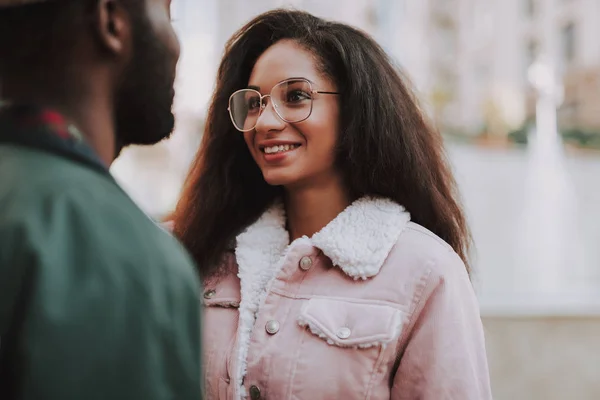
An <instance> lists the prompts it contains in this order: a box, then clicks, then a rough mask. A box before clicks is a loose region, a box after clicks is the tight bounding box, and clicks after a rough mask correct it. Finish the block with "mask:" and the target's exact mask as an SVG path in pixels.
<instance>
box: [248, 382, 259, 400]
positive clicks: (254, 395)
mask: <svg viewBox="0 0 600 400" xmlns="http://www.w3.org/2000/svg"><path fill="white" fill-rule="evenodd" d="M250 398H251V399H252V400H260V389H259V388H258V386H256V385H252V386H250Z"/></svg>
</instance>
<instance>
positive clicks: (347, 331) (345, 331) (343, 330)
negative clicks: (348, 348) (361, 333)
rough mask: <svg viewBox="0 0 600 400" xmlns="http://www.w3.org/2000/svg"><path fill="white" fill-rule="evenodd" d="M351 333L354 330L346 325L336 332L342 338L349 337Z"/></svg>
mask: <svg viewBox="0 0 600 400" xmlns="http://www.w3.org/2000/svg"><path fill="white" fill-rule="evenodd" d="M351 334H352V331H351V330H350V328H346V327H343V328H340V329H338V331H337V333H336V335H337V337H339V338H340V339H348V338H349V337H350V335H351Z"/></svg>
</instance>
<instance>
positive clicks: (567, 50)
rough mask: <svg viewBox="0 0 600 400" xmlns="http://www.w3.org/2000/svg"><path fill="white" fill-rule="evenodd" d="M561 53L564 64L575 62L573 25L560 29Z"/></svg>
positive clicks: (574, 29)
mask: <svg viewBox="0 0 600 400" xmlns="http://www.w3.org/2000/svg"><path fill="white" fill-rule="evenodd" d="M561 36H562V53H563V58H564V60H565V64H569V63H571V62H573V61H575V57H576V43H575V39H576V37H575V36H576V27H575V24H574V23H572V22H571V23H569V24H567V25H566V26H565V27H564V28H563V29H562V34H561Z"/></svg>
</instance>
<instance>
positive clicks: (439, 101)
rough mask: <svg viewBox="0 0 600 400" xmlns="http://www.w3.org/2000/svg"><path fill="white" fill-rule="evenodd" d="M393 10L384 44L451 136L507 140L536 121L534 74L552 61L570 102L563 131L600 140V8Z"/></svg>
mask: <svg viewBox="0 0 600 400" xmlns="http://www.w3.org/2000/svg"><path fill="white" fill-rule="evenodd" d="M392 3H394V2H391V1H390V2H385V1H384V2H380V5H383V7H387V8H388V10H387V11H388V12H384V13H381V15H382V16H384V18H386V19H387V21H383V22H382V24H381V26H382V27H384V28H385V29H386V31H385V32H384V34H383V35H381V36H383V38H382V39H381V40H382V41H383V42H384V43H385V41H386V39H385V36H387V37H389V38H393V43H390V44H389V47H388V48H389V51H390V53H391V54H393V55H394V56H395V57H396V58H397V59H398V60H399V61H400V62H401V64H402V65H403V66H404V67H405V68H406V69H407V71H408V72H409V73H410V75H411V76H413V77H414V80H415V82H416V84H417V87H418V89H419V90H420V91H421V92H422V98H423V100H424V101H425V102H426V103H427V104H428V105H429V108H430V110H431V111H432V113H433V115H434V116H435V118H436V120H437V121H438V122H439V123H440V124H441V125H442V126H443V127H444V128H445V129H447V130H457V131H459V132H462V133H467V134H479V133H482V132H487V133H490V134H499V135H502V134H506V132H507V131H509V130H511V129H515V128H518V127H519V126H520V125H522V124H523V123H524V122H525V121H527V120H530V119H533V117H534V115H533V114H534V109H535V107H534V104H535V98H534V97H533V96H534V94H533V92H532V91H531V90H530V85H529V82H528V79H527V71H528V68H529V67H530V66H531V64H532V63H533V62H534V61H535V60H536V58H537V57H539V56H541V55H543V56H545V57H546V58H547V59H548V60H549V61H550V64H551V66H552V67H553V69H554V70H555V72H556V76H557V82H556V83H557V85H558V86H559V88H560V89H562V90H561V92H562V93H563V94H564V96H563V98H562V103H561V106H560V111H559V122H560V124H561V126H563V127H576V128H581V129H595V130H600V90H599V89H600V46H599V45H598V40H597V38H599V37H600V2H599V1H598V0H560V1H559V0H422V1H411V0H408V1H404V2H403V5H402V7H401V8H402V13H400V12H398V10H397V8H398V6H397V5H395V6H391V5H390V4H392ZM401 3H402V2H401ZM394 7H396V10H394V9H393V8H394Z"/></svg>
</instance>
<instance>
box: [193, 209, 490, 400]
mask: <svg viewBox="0 0 600 400" xmlns="http://www.w3.org/2000/svg"><path fill="white" fill-rule="evenodd" d="M288 243H289V236H288V233H287V231H286V230H285V215H284V211H283V207H281V205H275V206H273V207H272V208H271V209H269V210H268V211H267V212H265V213H264V214H263V216H262V217H261V218H259V219H258V220H257V221H256V222H255V223H254V224H252V225H251V226H249V227H248V228H247V229H246V230H245V231H244V232H243V233H241V234H240V235H239V236H238V237H237V241H236V246H235V252H232V253H229V254H228V255H227V256H226V257H225V260H224V263H226V264H228V265H224V266H223V267H224V268H229V270H230V271H232V272H231V273H230V274H224V275H223V274H222V275H221V276H220V277H219V278H216V279H212V280H208V281H207V282H205V289H206V291H205V292H204V303H205V307H204V320H203V322H204V337H203V350H204V357H205V358H204V371H205V377H204V378H205V385H206V396H207V398H208V399H211V400H212V399H215V400H217V399H222V400H225V399H240V398H249V399H255V400H256V399H276V400H284V399H293V400H300V399H305V400H319V399H344V400H351V399H373V400H383V399H395V400H400V399H423V400H443V399H456V400H469V399H473V400H475V399H477V400H486V399H491V398H492V396H491V392H490V382H489V374H488V366H487V360H486V353H485V345H484V335H483V329H482V324H481V320H480V317H479V310H478V305H477V302H476V299H475V296H474V293H473V289H472V287H471V283H470V281H469V278H468V276H467V273H466V271H465V267H464V264H463V262H462V261H461V259H460V258H459V257H458V255H457V254H456V253H455V252H454V251H453V250H452V249H451V248H450V246H449V245H448V244H446V243H445V242H444V241H443V240H441V239H440V238H438V237H437V236H436V235H434V234H433V233H431V232H430V231H428V230H427V229H425V228H423V227H421V226H419V225H417V224H415V223H412V222H410V216H409V214H408V213H407V212H406V211H405V210H404V208H402V207H401V206H399V205H397V204H396V203H393V202H391V201H389V200H382V199H372V198H363V199H360V200H358V201H356V202H355V203H353V204H352V205H351V206H350V207H348V208H347V209H346V210H345V211H344V212H342V213H341V214H340V215H339V216H338V217H337V218H336V219H335V220H333V221H332V222H331V223H330V224H329V225H327V226H326V227H325V228H324V229H323V230H322V231H320V232H318V233H317V234H315V235H314V236H313V237H312V238H306V237H305V238H300V239H298V240H295V241H294V242H293V243H291V244H289V245H288Z"/></svg>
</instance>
